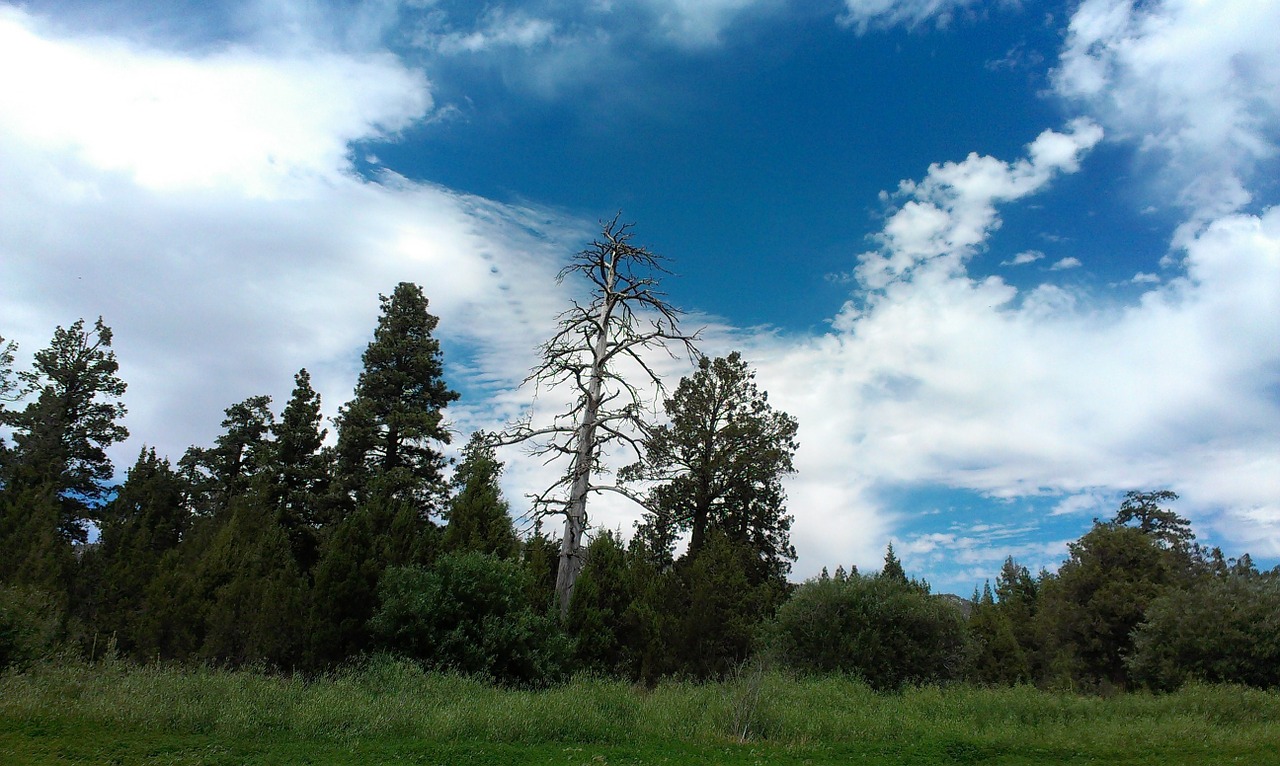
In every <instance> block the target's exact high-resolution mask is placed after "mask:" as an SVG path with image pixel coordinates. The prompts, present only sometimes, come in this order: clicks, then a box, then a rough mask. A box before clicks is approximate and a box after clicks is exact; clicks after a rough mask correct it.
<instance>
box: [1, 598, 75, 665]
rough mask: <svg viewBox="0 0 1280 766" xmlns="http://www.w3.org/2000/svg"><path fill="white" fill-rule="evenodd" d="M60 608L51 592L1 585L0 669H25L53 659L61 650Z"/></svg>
mask: <svg viewBox="0 0 1280 766" xmlns="http://www.w3.org/2000/svg"><path fill="white" fill-rule="evenodd" d="M60 629H61V609H60V607H59V606H58V604H57V601H56V600H55V599H54V598H53V597H51V596H50V595H49V594H48V593H46V592H44V591H42V590H40V589H38V588H31V587H24V586H18V585H0V670H5V669H6V668H10V667H13V668H17V669H19V670H21V669H22V668H24V667H26V666H28V665H30V664H31V663H33V662H35V661H37V660H40V659H44V658H47V657H49V656H51V655H52V654H53V653H54V652H55V651H56V650H57V647H58V635H59V633H60Z"/></svg>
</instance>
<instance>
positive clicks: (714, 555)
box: [658, 529, 786, 678]
mask: <svg viewBox="0 0 1280 766" xmlns="http://www.w3.org/2000/svg"><path fill="white" fill-rule="evenodd" d="M759 565H760V558H759V554H758V551H757V550H756V549H755V547H754V546H753V545H751V544H750V543H747V542H743V541H741V540H738V539H734V538H732V537H730V536H729V535H727V534H725V533H724V532H722V531H720V530H719V529H713V530H712V531H711V532H709V533H708V535H707V540H706V543H705V544H704V545H703V548H702V549H701V550H700V551H698V552H697V553H696V554H690V555H688V556H686V557H685V558H684V559H682V560H681V561H680V562H679V563H678V564H677V566H676V568H675V577H674V585H675V587H674V588H672V587H668V588H666V591H667V602H666V605H665V606H666V608H667V609H668V610H669V611H668V614H669V616H670V619H667V620H664V621H663V623H662V625H661V628H660V629H659V631H658V635H659V637H660V640H661V641H662V645H663V649H664V650H665V651H666V652H668V653H670V655H671V660H670V661H671V664H672V665H673V666H674V667H672V668H671V670H672V671H674V672H676V673H679V674H682V675H688V676H692V677H694V678H723V677H725V676H726V675H727V674H729V673H730V672H732V671H733V670H735V669H736V668H738V667H739V666H740V665H741V664H742V663H743V662H744V661H745V660H746V659H748V658H749V657H750V656H751V655H752V654H753V653H754V651H755V650H756V649H757V641H756V639H757V634H758V633H759V628H760V626H761V625H762V624H763V623H764V622H765V621H767V620H769V619H770V618H771V617H773V615H774V612H775V610H776V609H777V608H778V605H779V604H780V603H782V600H783V598H785V596H786V583H785V581H783V580H781V579H780V578H769V579H763V580H761V579H760V578H759V568H760V567H759ZM670 581H671V580H668V582H670Z"/></svg>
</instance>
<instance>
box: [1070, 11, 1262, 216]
mask: <svg viewBox="0 0 1280 766" xmlns="http://www.w3.org/2000/svg"><path fill="white" fill-rule="evenodd" d="M1277 28H1280V6H1278V5H1276V4H1275V3H1258V2H1252V0H1224V1H1223V2H1215V3H1205V2H1199V1H1198V0H1160V1H1159V2H1151V3H1133V2H1130V1H1129V0H1086V2H1084V3H1082V4H1081V5H1080V7H1079V8H1078V9H1077V10H1076V12H1075V13H1074V14H1073V15H1072V17H1071V22H1070V28H1069V31H1068V36H1067V41H1066V46H1065V48H1064V49H1063V51H1062V55H1061V59H1060V61H1059V64H1058V66H1057V67H1056V68H1055V70H1054V72H1053V78H1052V80H1053V87H1054V89H1055V91H1056V92H1057V93H1058V94H1059V95H1060V96H1062V97H1063V98H1065V99H1067V100H1068V101H1070V102H1073V103H1076V104H1079V105H1082V106H1083V107H1084V108H1086V109H1087V110H1088V111H1089V113H1090V114H1092V115H1093V116H1094V117H1095V118H1096V119H1097V120H1099V121H1100V122H1101V123H1102V125H1103V126H1104V127H1106V128H1107V129H1108V131H1109V132H1110V133H1111V135H1112V137H1113V138H1122V139H1127V140H1130V141H1132V142H1134V143H1135V144H1136V145H1137V146H1138V147H1139V148H1140V149H1141V150H1142V151H1143V152H1144V153H1145V154H1146V155H1147V156H1148V157H1149V158H1150V161H1151V163H1152V166H1153V167H1160V168H1161V169H1160V171H1159V175H1160V176H1161V177H1162V178H1163V180H1164V182H1165V183H1167V184H1172V185H1173V189H1174V194H1176V195H1177V198H1178V200H1179V201H1180V202H1181V203H1182V204H1183V205H1184V206H1186V207H1187V208H1188V209H1189V210H1191V211H1193V213H1194V214H1195V217H1196V218H1195V220H1196V221H1197V222H1198V223H1200V224H1202V223H1204V222H1206V221H1208V220H1211V219H1212V218H1213V217H1215V216H1217V215H1221V214H1224V213H1229V212H1234V211H1236V210H1239V209H1240V208H1241V207H1242V206H1243V205H1245V204H1247V203H1248V202H1249V200H1250V199H1251V197H1252V195H1251V193H1250V191H1249V185H1250V181H1251V179H1252V177H1253V174H1254V173H1255V172H1257V169H1258V164H1259V163H1260V162H1263V161H1269V160H1274V158H1275V156H1276V149H1277V146H1276V137H1277V131H1276V126H1277V122H1280V46H1277V45H1276V43H1275V34H1274V30H1275V29H1277ZM1272 166H1273V165H1269V167H1272Z"/></svg>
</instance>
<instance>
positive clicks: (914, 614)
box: [772, 574, 965, 690]
mask: <svg viewBox="0 0 1280 766" xmlns="http://www.w3.org/2000/svg"><path fill="white" fill-rule="evenodd" d="M772 633H773V635H772V647H773V650H774V652H775V654H776V656H777V659H778V660H779V661H781V662H783V663H784V664H786V665H789V666H791V667H792V668H795V669H796V670H800V671H804V672H811V673H831V672H842V673H848V674H851V675H855V676H857V677H860V678H862V679H863V680H864V681H866V682H867V684H869V685H870V686H872V687H873V688H875V689H879V690H884V689H895V688H898V687H901V686H903V685H907V684H925V683H935V682H940V681H948V680H952V679H956V678H959V677H960V675H961V671H962V669H963V664H964V656H965V626H964V616H963V615H962V614H961V613H960V610H959V609H957V608H956V607H955V606H954V605H952V604H950V603H947V602H946V601H944V600H942V599H940V598H936V597H933V596H930V595H929V594H928V593H927V592H926V591H925V590H924V589H922V588H920V587H918V586H916V585H914V584H912V583H910V582H902V581H898V580H894V579H890V578H884V577H862V576H859V575H856V574H855V575H853V576H852V577H849V578H848V579H839V578H837V579H818V580H809V581H808V582H806V583H804V584H803V585H801V586H800V587H799V589H797V590H796V592H795V595H793V596H792V597H791V599H790V600H789V601H787V602H786V603H785V604H783V605H782V607H781V608H780V609H779V610H778V616H777V619H776V620H775V622H774V625H773V631H772Z"/></svg>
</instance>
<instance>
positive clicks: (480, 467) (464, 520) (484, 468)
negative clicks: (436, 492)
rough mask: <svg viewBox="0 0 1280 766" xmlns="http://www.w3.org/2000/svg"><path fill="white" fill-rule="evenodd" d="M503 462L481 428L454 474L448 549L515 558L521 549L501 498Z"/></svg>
mask: <svg viewBox="0 0 1280 766" xmlns="http://www.w3.org/2000/svg"><path fill="white" fill-rule="evenodd" d="M501 475H502V463H499V462H498V460H497V459H496V458H495V457H494V454H493V447H492V446H490V445H489V444H488V443H487V442H486V440H485V435H484V434H483V433H481V432H479V431H477V432H476V433H474V434H472V435H471V439H470V440H469V441H468V442H467V445H466V446H465V447H463V449H462V463H461V464H460V465H459V466H458V470H457V472H456V473H455V474H454V477H453V486H454V491H455V493H456V494H455V495H454V496H453V500H452V501H451V502H450V504H449V523H448V525H447V526H446V527H445V530H444V548H445V550H447V551H479V552H480V553H491V554H493V555H495V556H497V557H499V558H513V557H514V556H515V555H516V553H517V551H518V550H519V540H517V539H516V532H515V527H514V526H513V525H512V523H511V516H510V514H509V513H508V512H507V501H506V500H504V499H503V498H502V489H501V487H499V486H498V477H499V476H501Z"/></svg>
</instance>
